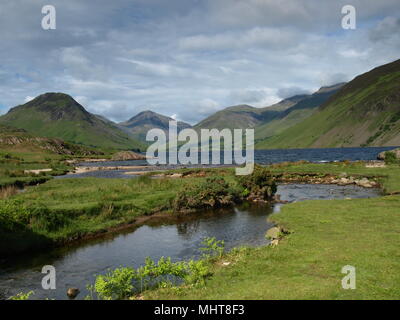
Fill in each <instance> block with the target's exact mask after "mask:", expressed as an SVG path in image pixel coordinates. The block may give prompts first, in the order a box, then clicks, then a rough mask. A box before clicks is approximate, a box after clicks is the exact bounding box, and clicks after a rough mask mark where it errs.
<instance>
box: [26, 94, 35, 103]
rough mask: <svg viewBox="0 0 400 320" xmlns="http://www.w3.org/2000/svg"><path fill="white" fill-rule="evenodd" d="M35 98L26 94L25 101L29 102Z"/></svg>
mask: <svg viewBox="0 0 400 320" xmlns="http://www.w3.org/2000/svg"><path fill="white" fill-rule="evenodd" d="M33 99H35V97H31V96H26V97H25V99H24V102H25V103H27V102H29V101H32V100H33Z"/></svg>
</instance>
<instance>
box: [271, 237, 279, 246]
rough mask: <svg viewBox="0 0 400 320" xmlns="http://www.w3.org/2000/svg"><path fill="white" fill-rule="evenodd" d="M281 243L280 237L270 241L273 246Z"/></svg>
mask: <svg viewBox="0 0 400 320" xmlns="http://www.w3.org/2000/svg"><path fill="white" fill-rule="evenodd" d="M278 244H279V240H278V239H274V240H272V241H271V242H270V244H269V245H270V246H271V247H276V246H277V245H278Z"/></svg>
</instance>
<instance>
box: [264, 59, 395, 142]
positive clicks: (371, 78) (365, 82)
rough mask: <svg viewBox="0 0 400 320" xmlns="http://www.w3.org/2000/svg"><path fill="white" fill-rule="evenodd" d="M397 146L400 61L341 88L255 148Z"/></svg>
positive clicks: (373, 71) (384, 66)
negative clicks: (309, 112)
mask: <svg viewBox="0 0 400 320" xmlns="http://www.w3.org/2000/svg"><path fill="white" fill-rule="evenodd" d="M398 145H400V60H397V61H394V62H392V63H389V64H386V65H383V66H380V67H377V68H375V69H373V70H371V71H369V72H367V73H364V74H362V75H360V76H358V77H356V78H355V79H353V80H352V81H351V82H349V83H347V84H346V85H344V86H343V87H342V88H341V89H340V90H339V91H338V92H337V93H336V94H334V95H333V96H331V97H330V99H329V100H328V101H327V102H325V103H324V104H322V105H321V106H320V107H319V108H318V109H317V110H316V111H315V112H314V113H313V114H312V115H311V116H310V117H308V118H307V119H305V120H304V121H301V122H300V123H297V124H295V125H294V126H292V127H290V128H288V129H286V130H284V131H283V132H281V133H280V134H278V135H275V136H273V137H270V138H267V139H265V140H263V141H260V142H259V143H257V144H256V147H257V148H320V147H358V146H398Z"/></svg>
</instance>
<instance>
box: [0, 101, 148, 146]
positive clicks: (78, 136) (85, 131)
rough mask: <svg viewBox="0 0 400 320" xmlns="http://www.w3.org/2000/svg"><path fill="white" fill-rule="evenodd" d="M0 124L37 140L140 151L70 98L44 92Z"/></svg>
mask: <svg viewBox="0 0 400 320" xmlns="http://www.w3.org/2000/svg"><path fill="white" fill-rule="evenodd" d="M0 123H2V124H5V125H8V126H12V127H16V128H20V129H25V130H26V131H28V132H29V133H32V134H34V135H37V136H40V137H50V138H59V139H62V140H65V141H68V142H71V143H75V144H82V145H86V146H91V147H101V148H107V149H141V148H143V145H142V144H141V143H139V142H137V141H135V140H134V139H133V138H132V137H130V136H129V134H127V133H126V132H124V131H122V130H121V129H120V128H118V127H117V126H116V125H114V124H112V123H107V122H105V121H103V120H101V119H99V118H98V117H97V116H95V115H93V114H91V113H89V112H87V111H86V110H85V109H84V108H83V107H82V106H81V105H80V104H79V103H77V102H76V101H75V100H74V99H73V98H72V97H70V96H69V95H66V94H63V93H46V94H42V95H40V96H38V97H37V98H35V99H33V100H32V101H30V102H28V103H25V104H24V105H20V106H17V107H14V108H12V109H11V110H10V111H9V112H8V113H7V114H5V115H4V116H1V117H0Z"/></svg>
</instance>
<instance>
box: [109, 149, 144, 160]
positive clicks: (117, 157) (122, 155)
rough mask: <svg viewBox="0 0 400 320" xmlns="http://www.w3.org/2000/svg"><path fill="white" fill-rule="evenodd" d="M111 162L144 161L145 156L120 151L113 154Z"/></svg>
mask: <svg viewBox="0 0 400 320" xmlns="http://www.w3.org/2000/svg"><path fill="white" fill-rule="evenodd" d="M111 160H114V161H125V160H146V156H144V155H142V154H140V153H136V152H133V151H120V152H117V153H115V154H114V155H113V156H112V158H111Z"/></svg>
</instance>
